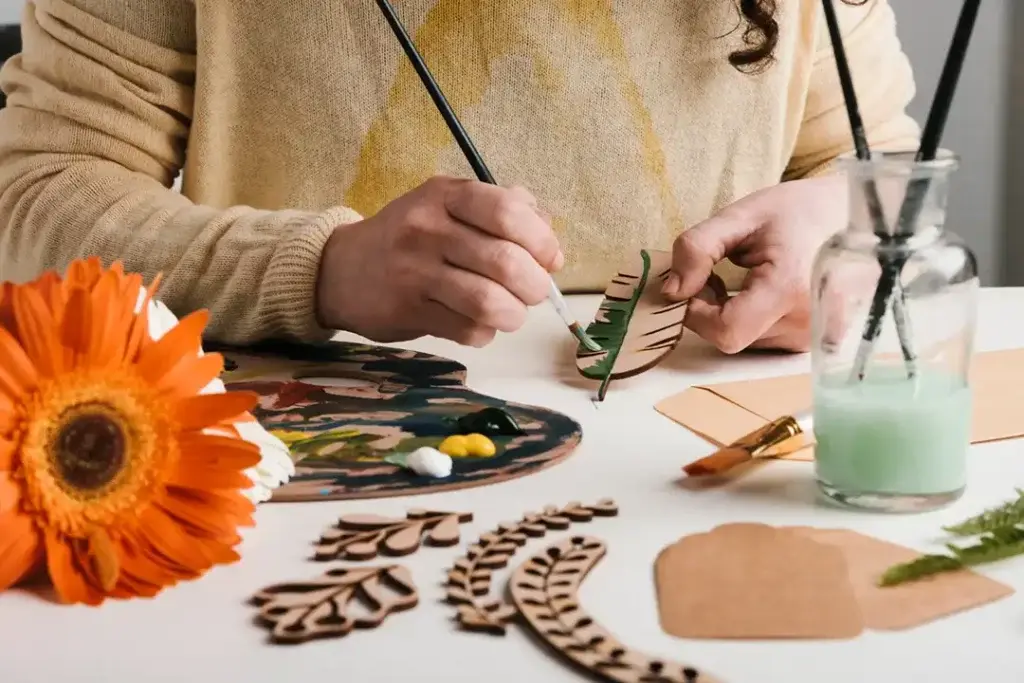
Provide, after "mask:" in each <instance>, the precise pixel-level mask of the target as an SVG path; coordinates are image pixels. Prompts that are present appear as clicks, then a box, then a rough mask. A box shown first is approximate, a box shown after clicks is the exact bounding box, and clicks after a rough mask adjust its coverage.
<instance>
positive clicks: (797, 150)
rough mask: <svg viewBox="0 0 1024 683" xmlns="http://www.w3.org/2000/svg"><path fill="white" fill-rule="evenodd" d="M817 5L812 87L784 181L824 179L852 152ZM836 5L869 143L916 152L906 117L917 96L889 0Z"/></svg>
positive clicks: (916, 130) (914, 131) (916, 132)
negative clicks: (823, 175) (844, 156)
mask: <svg viewBox="0 0 1024 683" xmlns="http://www.w3.org/2000/svg"><path fill="white" fill-rule="evenodd" d="M814 4H816V5H818V7H819V9H818V15H819V16H818V24H817V32H816V49H815V54H814V58H813V59H814V62H813V66H812V67H811V81H810V88H809V91H808V94H807V100H806V102H805V107H804V112H803V119H802V121H801V124H800V130H799V133H798V135H797V139H796V144H795V147H794V149H793V153H792V156H791V159H790V162H789V167H788V168H787V170H786V173H785V176H784V178H783V179H784V180H795V179H798V178H807V177H811V176H815V175H821V174H823V173H827V172H828V171H829V170H830V166H831V164H832V162H833V161H834V160H835V158H836V157H838V156H840V155H841V154H845V153H848V152H852V151H853V149H854V146H853V137H852V135H851V133H850V120H849V118H848V115H847V112H846V104H845V101H844V99H843V91H842V88H841V86H840V84H839V75H838V72H837V70H836V61H835V57H834V56H833V52H832V41H831V40H830V38H829V34H828V27H827V25H826V23H825V18H824V13H823V12H822V11H821V10H820V5H821V3H814ZM835 6H836V14H837V16H838V18H839V24H840V31H841V33H842V35H843V47H844V48H845V49H846V57H847V60H848V61H849V64H850V72H851V74H852V76H853V87H854V89H855V90H856V92H857V103H858V105H859V107H860V113H861V118H862V119H863V120H864V128H865V131H866V132H867V136H868V144H869V145H870V146H871V148H872V150H879V151H883V150H888V151H906V150H915V149H916V148H917V144H918V136H919V135H920V129H919V127H918V124H917V123H916V122H915V121H914V120H913V119H912V118H911V117H910V116H909V115H908V114H907V111H906V109H907V105H909V104H910V101H911V100H912V99H913V98H914V94H915V85H914V73H913V70H912V69H911V66H910V60H909V59H908V58H907V55H906V54H905V53H904V52H903V48H902V46H901V45H900V40H899V37H898V36H897V33H896V16H895V14H894V13H893V10H892V7H891V6H890V5H889V2H888V0H867V2H866V3H865V4H863V5H848V4H846V3H844V2H841V1H839V0H837V2H836V3H835Z"/></svg>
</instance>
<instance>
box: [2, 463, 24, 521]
mask: <svg viewBox="0 0 1024 683" xmlns="http://www.w3.org/2000/svg"><path fill="white" fill-rule="evenodd" d="M20 501H21V487H20V486H18V484H16V483H15V482H14V477H12V476H11V473H10V472H7V471H4V470H2V469H0V516H2V515H5V514H7V513H8V512H15V511H17V509H18V503H19V502H20Z"/></svg>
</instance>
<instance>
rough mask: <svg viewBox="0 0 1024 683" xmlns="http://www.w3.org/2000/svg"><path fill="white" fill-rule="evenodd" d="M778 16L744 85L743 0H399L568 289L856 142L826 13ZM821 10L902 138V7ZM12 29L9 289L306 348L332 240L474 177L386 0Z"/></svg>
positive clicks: (6, 161) (6, 163) (54, 13)
mask: <svg viewBox="0 0 1024 683" xmlns="http://www.w3.org/2000/svg"><path fill="white" fill-rule="evenodd" d="M777 4H778V7H779V10H778V14H777V19H778V21H779V24H780V27H781V32H780V36H779V41H778V46H777V48H776V51H775V62H774V63H773V64H772V65H771V67H770V68H769V69H767V70H766V71H764V72H763V73H761V74H758V75H746V74H743V73H740V72H738V71H736V70H735V69H734V68H733V67H732V66H731V65H730V64H729V63H728V59H727V58H728V55H729V53H730V52H732V51H734V50H736V49H737V48H740V47H743V30H742V27H741V26H740V25H739V23H738V22H739V17H738V14H737V11H736V9H735V6H734V3H733V1H732V0H700V1H699V2H698V1H696V0H402V1H401V2H396V6H397V8H398V11H399V12H400V14H401V15H402V17H403V21H404V23H406V25H407V27H408V28H409V30H410V33H411V34H412V35H413V38H414V39H415V41H416V43H417V45H418V46H419V48H420V50H421V51H422V53H423V54H424V56H425V59H426V61H427V62H428V64H429V66H430V67H431V69H432V71H433V72H434V75H435V76H436V77H437V79H438V81H439V83H440V84H441V87H442V88H443V89H444V90H445V91H446V94H447V95H448V98H449V100H450V101H451V103H452V105H453V107H454V108H455V109H456V111H457V112H458V114H459V116H460V118H461V119H462V122H463V124H464V125H465V127H466V129H467V130H468V131H469V132H470V134H471V136H472V137H473V138H474V140H475V142H476V145H477V147H478V148H479V149H480V151H481V153H482V154H483V155H484V157H485V159H486V160H487V162H488V164H489V166H490V167H491V169H492V171H493V172H494V174H495V175H496V177H497V178H498V180H499V182H501V183H503V184H508V185H512V184H518V185H524V186H526V187H527V188H529V189H530V190H532V191H533V192H534V193H535V194H536V195H537V197H538V199H539V202H540V204H541V207H542V208H543V209H544V210H545V211H546V212H547V213H548V214H549V215H551V216H552V224H553V226H554V228H555V230H556V231H557V234H558V237H559V239H560V241H561V244H562V247H563V250H564V252H565V256H566V265H565V268H564V270H563V271H562V272H561V273H560V274H559V275H558V282H559V284H560V285H561V287H562V288H563V290H564V291H566V292H581V291H600V290H602V289H603V288H604V286H605V284H606V283H607V281H608V279H609V277H610V276H611V275H613V274H614V272H615V270H616V268H617V267H618V266H619V264H620V262H621V261H622V260H623V259H624V257H628V255H629V254H631V253H635V252H636V250H638V249H640V248H644V247H649V248H662V249H664V248H669V247H670V245H671V243H672V241H673V239H674V238H675V236H676V235H677V234H679V233H680V232H681V231H682V230H685V229H686V228H687V227H689V226H691V225H693V224H694V223H696V222H698V221H700V220H702V219H704V218H706V217H708V216H709V215H711V214H713V213H714V212H715V211H716V210H718V209H720V208H721V207H723V206H725V205H727V204H728V203H730V202H732V201H734V200H736V199H739V198H740V197H742V196H744V195H746V194H748V193H750V192H753V191H755V190H758V189H760V188H763V187H765V186H769V185H772V184H776V183H778V182H779V181H780V180H789V179H797V178H802V177H807V176H810V175H813V174H816V173H820V172H822V171H823V170H826V169H827V168H828V164H829V162H830V161H831V160H833V159H834V158H835V157H836V156H837V155H839V154H841V153H844V152H847V151H848V150H850V149H851V148H852V144H851V136H850V131H849V124H848V121H847V117H846V112H845V110H844V107H843V98H842V94H841V90H840V87H839V83H838V80H837V77H836V69H835V63H834V61H833V59H832V51H831V44H830V42H829V39H828V34H827V32H826V30H825V26H824V21H823V19H822V16H821V2H820V0H779V2H778V3H777ZM836 5H837V8H838V11H839V14H840V18H841V21H842V25H843V31H844V33H845V36H846V42H845V45H846V50H847V53H848V57H849V59H850V62H851V67H852V69H853V72H854V79H855V83H856V86H857V88H858V94H859V100H860V105H861V110H862V114H863V117H864V119H865V123H866V126H867V130H868V132H869V138H870V141H871V143H872V144H873V145H874V146H875V147H877V148H880V149H884V148H893V149H895V148H899V149H907V148H910V147H912V146H913V145H914V144H915V142H916V136H917V134H918V127H917V125H916V124H915V123H914V121H912V120H911V119H910V118H908V117H907V115H906V114H905V106H906V105H907V103H908V102H909V100H910V99H911V97H912V96H913V91H914V83H913V76H912V72H911V68H910V65H909V63H908V60H907V58H906V57H905V55H904V54H903V53H902V51H901V47H900V44H899V41H898V39H897V37H896V26H895V19H894V16H893V13H892V10H891V8H890V7H889V5H888V3H887V2H886V1H885V0H870V1H869V2H868V3H867V4H866V5H864V6H847V5H845V4H843V3H841V2H837V3H836ZM733 29H738V30H733ZM22 30H23V40H24V48H23V52H22V54H21V55H19V56H17V57H15V58H13V59H11V60H10V61H8V62H7V64H6V65H5V66H4V68H3V70H2V72H0V87H2V88H3V90H4V92H6V93H7V95H8V106H7V108H6V109H4V110H3V111H2V112H0V279H3V280H14V281H23V280H25V279H29V278H32V277H35V276H36V275H38V274H39V273H40V272H41V271H43V270H44V269H49V268H58V269H63V268H64V267H65V266H66V264H67V263H68V262H69V261H70V260H72V259H74V258H78V257H81V256H84V255H90V254H96V255H99V256H101V257H102V258H103V260H104V261H106V262H110V261H113V260H114V259H121V260H122V261H123V263H124V265H125V267H126V268H127V269H128V270H130V271H135V272H140V273H142V274H144V275H145V276H146V277H147V279H149V278H151V277H153V276H154V275H155V274H156V273H157V272H162V273H163V284H162V288H161V298H162V299H163V301H164V302H165V303H166V304H167V305H168V306H169V307H170V308H171V309H172V310H174V311H175V312H176V313H178V314H183V313H185V312H188V311H191V310H194V309H196V308H204V307H205V308H208V309H210V311H211V321H212V322H211V327H210V329H209V330H208V334H209V335H210V336H212V337H213V338H216V339H219V340H222V341H227V342H233V343H245V342H251V341H255V340H258V339H262V338H268V337H287V338H294V339H300V340H316V339H321V338H324V337H325V336H327V335H329V334H330V331H329V330H323V329H320V328H319V327H318V325H317V321H316V317H315V311H314V300H315V296H314V292H315V282H316V278H317V270H318V265H319V258H320V254H321V250H322V248H323V246H324V243H325V241H326V240H327V238H328V236H329V234H330V233H331V230H332V228H334V227H335V226H337V225H339V224H343V223H345V222H350V221H355V220H359V218H360V216H365V215H370V214H372V213H374V212H376V211H377V210H379V209H380V208H381V207H382V206H384V205H385V204H386V203H387V202H389V201H390V200H392V199H395V198H396V197H398V196H400V195H401V194H403V193H405V192H407V191H409V190H411V189H413V188H414V187H416V186H417V185H419V184H420V183H421V182H422V181H424V180H426V179H427V178H429V177H430V176H432V175H436V174H448V175H458V176H470V175H471V172H470V169H469V167H468V165H467V164H466V162H465V160H464V159H463V157H462V156H461V154H460V152H459V148H458V147H457V145H456V144H455V143H454V142H453V140H452V138H451V135H450V134H449V133H448V131H447V129H446V128H445V125H444V123H443V121H442V119H441V117H440V116H439V115H438V114H437V112H436V110H435V108H434V106H433V105H432V103H431V101H430V99H429V98H428V96H427V95H426V93H425V92H424V90H423V88H422V86H421V84H420V82H419V80H418V78H417V77H416V75H415V72H414V71H413V70H412V68H411V67H410V66H409V64H408V63H407V60H406V58H405V56H404V54H403V53H402V51H401V49H400V47H399V46H398V44H397V43H396V41H395V38H394V36H393V34H392V33H391V31H390V30H389V28H388V26H387V24H386V23H385V21H384V20H383V18H382V17H381V15H380V13H379V11H378V8H377V5H376V3H375V2H374V1H373V0H291V1H284V0H145V1H132V2H113V1H111V0H35V1H34V2H29V3H28V4H27V6H26V9H25V12H24V15H23V29H22ZM179 173H181V178H182V187H181V191H180V192H178V191H175V190H174V189H172V186H173V184H174V181H175V179H176V178H177V177H178V176H179ZM382 267H386V264H382ZM733 270H735V269H733ZM733 270H730V269H729V268H726V269H725V271H724V273H725V275H726V279H727V281H729V282H731V283H732V284H736V283H737V279H736V278H737V277H738V276H739V275H742V273H737V272H733ZM341 295H344V293H341Z"/></svg>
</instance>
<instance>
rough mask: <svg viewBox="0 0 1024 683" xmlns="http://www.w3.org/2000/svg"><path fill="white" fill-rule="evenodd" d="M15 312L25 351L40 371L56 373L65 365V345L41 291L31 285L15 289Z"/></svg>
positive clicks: (46, 374) (43, 373) (46, 373)
mask: <svg viewBox="0 0 1024 683" xmlns="http://www.w3.org/2000/svg"><path fill="white" fill-rule="evenodd" d="M14 315H15V317H16V319H17V323H18V340H19V341H20V342H21V347H22V348H23V349H24V350H25V355H27V356H28V357H29V359H31V361H32V364H33V365H34V366H35V367H36V369H37V370H38V371H39V372H40V374H42V375H43V376H46V377H56V376H57V375H58V374H60V372H61V370H63V369H64V348H63V347H62V346H61V343H60V338H59V337H58V336H57V335H58V327H57V317H56V316H55V315H54V314H53V313H52V312H51V311H50V309H49V308H47V306H46V303H45V302H44V301H43V297H42V295H41V294H40V293H39V291H38V290H36V289H34V288H32V287H19V288H18V289H15V290H14Z"/></svg>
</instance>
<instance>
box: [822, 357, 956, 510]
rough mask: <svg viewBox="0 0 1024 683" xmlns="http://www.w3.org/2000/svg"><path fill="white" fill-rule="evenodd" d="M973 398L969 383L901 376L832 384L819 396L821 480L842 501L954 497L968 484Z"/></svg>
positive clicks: (825, 383) (830, 380) (839, 379)
mask: <svg viewBox="0 0 1024 683" xmlns="http://www.w3.org/2000/svg"><path fill="white" fill-rule="evenodd" d="M970 431H971V391H970V387H968V386H965V385H964V384H963V381H962V379H960V378H958V377H954V376H951V375H944V374H938V373H927V372H925V373H922V374H921V375H919V377H918V379H917V384H915V382H914V381H912V380H908V379H907V377H906V375H904V374H903V372H902V369H901V368H895V367H894V368H893V369H892V372H888V373H887V372H883V371H878V372H876V373H875V374H873V375H869V376H868V379H867V380H865V381H863V382H858V383H852V384H851V383H849V382H847V377H846V376H845V375H842V376H835V377H824V378H821V379H819V380H818V381H817V383H816V386H815V388H814V435H815V439H816V441H817V445H816V447H815V467H816V469H817V476H818V479H819V480H820V481H822V482H824V483H826V484H828V485H829V486H831V487H832V488H835V489H837V490H838V491H840V492H841V493H848V494H851V495H856V494H862V495H863V494H869V495H870V494H883V495H907V496H924V495H938V494H948V493H953V492H955V491H958V490H960V489H962V488H963V487H964V485H965V483H966V477H967V473H966V470H967V452H968V448H969V446H970Z"/></svg>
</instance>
